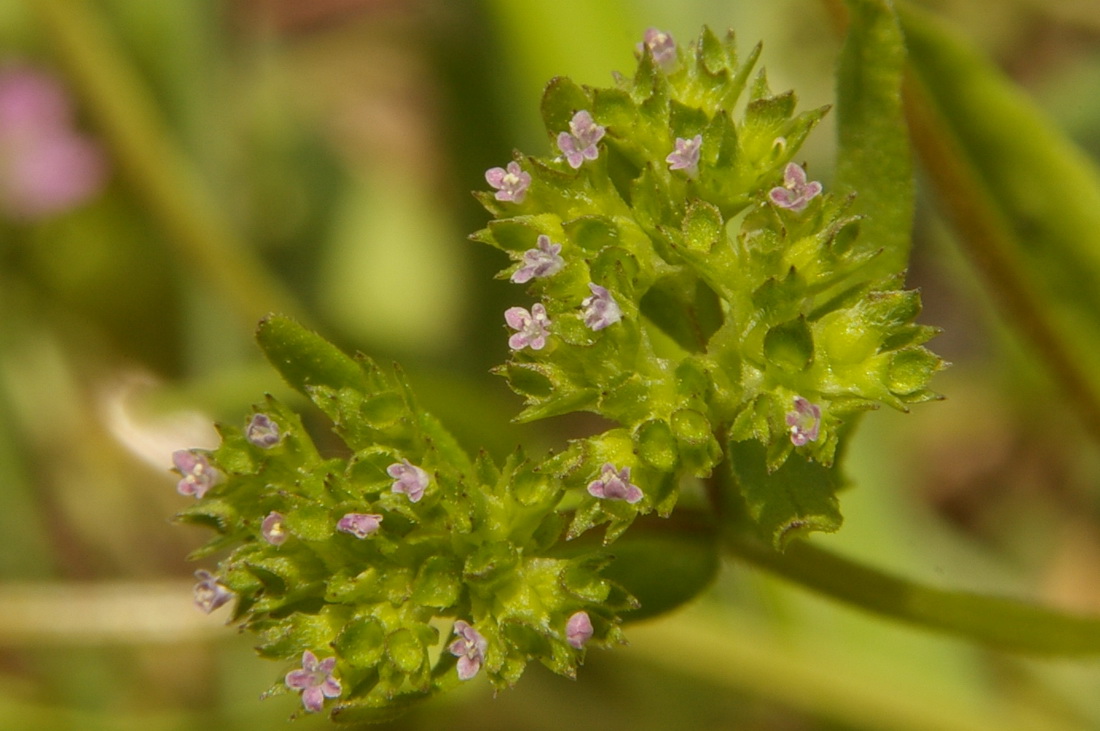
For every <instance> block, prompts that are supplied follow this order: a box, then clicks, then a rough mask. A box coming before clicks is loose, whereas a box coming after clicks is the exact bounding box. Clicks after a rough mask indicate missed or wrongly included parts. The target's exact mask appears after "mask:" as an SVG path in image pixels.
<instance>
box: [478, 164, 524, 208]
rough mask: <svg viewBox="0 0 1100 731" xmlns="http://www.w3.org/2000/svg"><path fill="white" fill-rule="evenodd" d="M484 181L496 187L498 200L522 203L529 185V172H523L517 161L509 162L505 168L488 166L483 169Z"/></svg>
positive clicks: (495, 195)
mask: <svg viewBox="0 0 1100 731" xmlns="http://www.w3.org/2000/svg"><path fill="white" fill-rule="evenodd" d="M485 182H487V183H488V184H489V185H491V186H493V187H494V188H496V191H497V192H496V193H495V194H494V196H493V197H495V198H496V199H497V200H498V201H505V202H511V203H523V198H524V196H526V195H527V188H528V187H529V186H530V185H531V174H530V173H525V172H524V171H523V168H521V167H520V166H519V163H518V162H514V161H513V162H510V163H508V165H507V168H489V169H488V170H486V171H485Z"/></svg>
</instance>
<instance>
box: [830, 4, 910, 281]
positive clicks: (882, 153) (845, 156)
mask: <svg viewBox="0 0 1100 731" xmlns="http://www.w3.org/2000/svg"><path fill="white" fill-rule="evenodd" d="M846 5H847V7H848V17H849V22H848V31H847V36H846V39H845V42H844V48H843V50H842V51H841V54H840V60H839V63H838V67H837V136H838V145H839V149H838V152H837V170H836V188H837V191H838V192H839V193H841V194H847V193H852V192H854V193H856V194H857V198H856V200H855V205H854V209H853V210H854V212H855V213H858V214H860V215H863V216H865V219H864V221H863V223H862V224H861V228H862V235H861V237H860V240H861V241H862V242H864V245H866V246H869V247H873V248H875V249H879V248H881V249H882V253H881V254H880V255H879V256H878V258H877V259H875V262H874V264H873V265H872V266H873V267H874V268H875V273H876V274H877V275H878V276H889V275H892V274H896V273H898V272H901V271H903V270H904V269H905V268H906V266H907V265H908V262H909V246H910V238H911V230H912V226H913V207H914V202H913V199H914V192H913V164H912V160H911V157H910V151H909V136H908V134H907V132H906V126H905V118H904V114H903V110H902V102H901V88H902V77H903V73H904V70H905V42H904V39H903V36H902V33H901V28H900V26H899V24H898V19H897V14H896V13H895V11H894V4H893V3H892V2H890V0H847V1H846Z"/></svg>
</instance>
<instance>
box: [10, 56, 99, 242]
mask: <svg viewBox="0 0 1100 731" xmlns="http://www.w3.org/2000/svg"><path fill="white" fill-rule="evenodd" d="M72 117H73V113H72V109H71V106H70V104H69V99H68V96H67V95H66V93H65V91H64V89H63V88H62V87H61V84H60V83H59V82H58V81H57V80H56V79H55V78H53V77H52V76H50V75H48V74H45V73H43V72H41V71H36V70H33V69H29V68H9V69H5V70H2V71H0V209H2V210H4V211H5V212H6V213H8V214H9V215H10V216H12V217H14V218H19V219H27V220H31V219H40V218H44V217H47V216H50V215H53V214H57V213H61V212H64V211H66V210H68V209H70V208H73V207H75V206H77V205H79V204H80V203H82V202H83V201H84V200H86V199H87V198H89V197H91V196H92V195H94V194H95V193H97V192H98V191H99V190H100V189H101V188H102V187H103V183H104V180H105V178H106V172H107V163H106V159H105V156H104V154H103V151H102V149H101V148H100V147H99V145H97V144H96V143H95V142H93V141H92V140H91V139H89V138H87V137H85V136H83V135H81V134H80V133H79V132H77V131H76V130H75V129H74V127H73V119H72Z"/></svg>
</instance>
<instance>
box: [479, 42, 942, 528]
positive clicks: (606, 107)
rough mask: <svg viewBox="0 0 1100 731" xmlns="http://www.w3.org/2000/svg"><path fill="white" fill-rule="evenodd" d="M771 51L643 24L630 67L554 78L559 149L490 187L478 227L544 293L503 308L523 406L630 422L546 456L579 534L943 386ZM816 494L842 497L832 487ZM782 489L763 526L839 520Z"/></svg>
mask: <svg viewBox="0 0 1100 731" xmlns="http://www.w3.org/2000/svg"><path fill="white" fill-rule="evenodd" d="M758 53H759V47H757V48H756V49H754V50H753V52H752V53H751V54H749V55H748V56H747V57H745V58H741V57H739V55H738V53H737V48H736V44H735V43H734V40H733V37H732V35H731V36H729V37H727V38H725V39H719V38H718V37H716V36H715V35H714V34H712V33H711V32H710V31H709V30H704V31H703V33H702V35H701V36H700V37H699V39H698V41H697V42H696V43H695V44H693V45H692V46H691V47H690V48H684V47H682V46H680V45H678V44H677V43H676V42H675V41H674V40H673V39H672V37H671V36H669V35H668V34H667V33H663V32H661V31H659V30H656V29H652V28H651V29H649V30H648V31H646V33H645V37H644V39H643V41H642V42H641V43H640V44H639V45H638V57H639V65H638V70H637V73H636V74H635V75H634V77H633V78H632V79H631V78H626V77H622V76H620V77H617V82H618V83H617V85H616V86H615V87H613V88H590V87H582V86H579V85H577V84H574V83H573V82H571V81H570V80H568V79H555V80H554V81H553V82H552V83H551V84H550V86H549V87H548V88H547V90H546V93H545V96H544V99H543V105H542V109H543V115H544V118H545V122H546V128H547V133H548V136H549V137H550V139H551V140H552V141H553V143H554V145H555V146H556V149H555V150H553V151H552V153H551V154H550V155H547V156H544V157H539V156H517V157H516V160H515V161H514V162H513V163H510V165H513V164H514V165H515V166H516V167H515V168H514V171H515V176H517V177H518V175H519V173H520V172H522V173H523V176H524V177H523V189H524V191H525V193H526V195H525V197H524V198H523V199H522V200H520V201H518V202H517V201H516V200H515V199H514V197H513V198H511V200H510V202H509V204H508V205H502V204H501V203H500V196H499V193H498V194H497V195H496V196H492V195H489V194H485V193H481V194H479V200H481V202H482V203H483V205H484V206H485V208H486V209H487V210H488V211H489V212H490V213H491V214H492V215H493V220H492V221H490V223H489V225H488V226H487V227H486V228H485V229H484V230H482V231H480V232H478V233H477V234H476V235H475V236H474V238H475V239H476V240H478V241H481V242H484V243H487V244H489V245H491V246H494V247H496V248H498V249H500V250H502V251H503V252H505V253H506V254H508V255H509V257H510V258H511V259H512V260H513V261H514V262H515V264H513V267H512V268H510V269H509V270H507V272H508V275H509V277H510V279H511V281H512V282H514V283H517V284H522V285H525V287H526V288H527V289H528V292H529V294H530V295H532V296H533V297H534V298H535V300H536V304H534V305H533V306H532V308H531V309H530V311H528V310H527V309H525V308H524V307H513V308H511V309H509V310H508V311H507V312H506V313H505V319H506V321H507V324H508V325H509V327H510V328H511V329H512V330H514V331H515V333H514V334H512V335H511V337H510V340H509V343H508V344H509V346H510V351H511V357H510V360H509V362H508V363H507V364H506V365H504V366H503V367H501V368H500V369H499V372H500V373H501V374H502V375H504V376H505V377H506V378H507V379H508V380H509V382H510V384H511V386H512V387H513V389H514V390H516V391H517V392H518V393H519V394H520V395H521V396H523V397H524V398H525V399H526V401H527V406H526V408H525V409H524V411H523V412H522V413H521V415H520V419H521V420H531V419H538V418H543V417H547V416H553V415H558V414H562V413H566V412H570V411H593V412H596V413H598V414H600V415H602V416H604V417H605V418H607V419H610V420H611V421H613V422H615V423H616V424H617V426H616V427H615V428H613V429H611V430H609V431H607V432H605V433H604V434H602V435H598V436H596V437H592V438H589V439H586V440H578V441H576V442H574V443H573V444H572V445H571V446H570V448H569V450H568V451H567V452H566V453H564V454H561V455H558V456H557V457H555V458H554V459H553V460H551V462H550V463H549V465H548V467H549V468H550V469H554V470H557V475H558V476H559V477H560V478H561V479H562V480H563V481H564V482H565V484H566V485H567V486H568V487H569V488H570V489H575V490H578V491H581V494H582V498H581V499H582V504H581V507H580V508H579V509H578V511H577V513H576V515H575V516H574V520H573V524H572V526H571V532H572V534H574V535H576V534H579V533H582V532H584V531H585V530H587V529H589V528H591V527H592V526H593V525H596V524H599V523H603V522H607V523H608V524H609V526H608V532H607V534H606V535H607V538H608V539H609V540H610V539H613V538H614V537H615V536H617V535H619V534H620V533H621V532H622V531H623V530H624V529H625V528H626V526H627V525H629V523H630V521H631V520H632V519H633V518H634V517H635V516H636V515H638V514H642V513H647V512H649V511H651V510H656V511H657V512H658V513H660V514H667V513H668V512H669V511H670V510H672V508H673V506H674V504H675V501H676V496H677V495H678V492H679V491H678V486H679V484H680V482H681V481H682V480H683V479H685V478H686V477H688V476H696V477H703V478H705V477H707V476H708V475H710V474H711V471H712V470H713V468H714V467H715V465H716V464H718V462H720V461H721V460H723V459H727V458H729V454H730V452H731V450H732V449H733V446H732V445H735V444H742V443H745V442H755V443H757V444H759V445H760V449H759V450H755V451H753V450H749V453H751V455H752V456H751V457H744V458H743V459H749V460H760V461H762V463H763V464H762V465H761V467H762V471H761V474H763V475H765V476H766V475H770V474H773V473H776V471H777V470H780V469H781V468H783V467H784V465H785V464H786V463H787V462H788V461H790V460H793V464H796V465H797V464H803V463H808V464H811V465H819V466H822V467H825V468H828V467H830V466H831V465H832V463H833V459H834V455H835V454H836V451H837V447H838V445H839V443H840V439H841V435H842V434H844V433H845V426H846V425H848V424H851V423H852V422H853V421H854V419H855V418H856V417H857V416H858V415H859V414H860V413H861V412H863V411H866V410H869V409H874V408H878V407H879V406H880V405H882V404H886V405H889V406H893V407H895V408H899V409H906V408H907V407H908V405H909V404H912V403H916V402H920V401H925V400H928V399H930V398H934V397H935V395H934V394H933V393H932V392H931V391H929V390H928V388H927V383H928V381H929V379H930V377H931V376H932V374H933V373H934V372H935V371H937V370H938V369H939V368H941V366H942V362H941V361H940V359H939V358H937V357H936V356H935V355H933V354H932V353H930V352H929V351H928V350H926V349H925V348H924V347H923V343H924V342H925V341H926V340H928V339H929V338H930V337H932V335H933V334H934V333H935V330H934V329H933V328H930V327H925V326H921V325H917V324H914V322H913V319H914V318H915V317H916V315H917V314H918V313H919V299H918V297H917V295H916V293H913V292H905V291H900V290H898V289H897V286H898V284H899V282H900V275H901V273H900V272H898V273H897V274H896V276H893V277H888V278H886V279H883V278H881V275H880V274H875V273H874V272H875V271H876V267H875V266H867V264H868V263H869V262H870V261H871V260H872V259H873V258H874V257H875V256H876V251H877V244H876V242H873V241H868V242H863V241H860V240H859V238H858V235H857V227H856V226H855V225H854V224H855V223H856V218H855V217H854V216H851V215H849V214H848V213H847V212H846V209H847V206H848V205H849V201H850V199H849V197H848V196H846V195H843V196H833V195H830V194H829V192H828V191H827V190H826V187H825V185H824V184H823V183H822V182H820V181H818V180H812V179H810V177H809V175H808V174H807V172H806V168H805V166H804V165H803V164H802V163H800V162H799V161H797V160H795V159H794V156H795V155H796V154H797V153H798V150H799V147H800V146H801V144H802V142H803V141H804V140H805V138H806V136H807V135H808V134H809V132H810V131H811V130H812V129H813V127H814V126H815V125H816V124H817V122H818V121H819V120H820V119H821V117H822V116H823V114H824V113H825V110H824V109H816V110H810V111H807V112H802V113H797V112H796V110H795V99H794V95H793V94H791V93H784V94H773V93H772V92H771V90H770V89H769V88H768V85H767V81H766V79H765V76H764V74H763V72H761V73H759V74H758V75H757V77H756V78H755V80H753V81H751V82H750V77H751V72H752V68H753V66H754V64H755V62H756V59H757V55H758ZM745 92H747V93H748V100H747V102H744V103H743V104H744V112H743V116H742V118H741V119H737V118H736V117H735V113H734V110H735V106H739V104H738V102H739V99H740V97H741V96H743V94H744V93H745ZM558 153H560V154H558ZM494 170H499V169H494ZM494 170H491V171H490V172H489V174H488V175H487V177H489V176H491V177H493V178H494V179H497V178H499V175H498V173H496V172H494ZM490 182H491V183H493V185H494V187H497V186H496V183H494V182H493V180H490ZM738 449H739V450H740V451H745V450H742V449H741V448H740V447H739V448H738ZM791 469H797V467H792V468H791ZM735 472H736V473H737V474H741V472H737V470H735ZM746 474H747V473H746ZM754 474H755V472H754ZM631 475H633V478H631V477H630V476H631ZM631 479H634V480H635V481H636V482H637V485H634V484H632V483H631V482H630V480H631ZM765 479H767V478H766V477H765ZM743 487H744V489H746V490H750V488H749V487H748V486H744V485H743ZM819 492H820V493H821V494H822V495H825V496H826V498H824V499H823V500H824V502H823V503H822V504H821V505H820V506H819V507H820V508H821V511H823V513H824V512H828V513H831V512H835V510H834V507H833V505H832V502H835V501H833V496H832V490H831V488H828V487H825V488H822V489H821V490H820V491H819ZM754 494H759V495H762V496H765V497H763V498H761V499H762V500H765V501H766V500H767V498H766V495H767V494H768V491H766V490H763V489H761V490H759V491H757V492H756V493H754ZM772 508H773V509H765V508H763V507H761V509H760V510H759V513H760V514H762V515H768V516H771V517H770V519H771V520H774V521H775V524H774V525H766V526H764V525H762V526H761V527H762V529H763V530H764V531H765V532H766V533H769V534H770V535H771V536H772V537H774V538H775V540H776V541H777V542H780V543H781V542H783V541H786V540H789V537H790V536H792V535H795V533H797V531H796V532H792V531H790V530H789V527H790V526H793V525H798V526H812V527H815V528H819V529H833V528H835V526H836V525H839V521H833V520H831V519H830V520H820V521H817V522H815V517H820V516H814V515H810V514H807V513H806V512H805V510H811V508H807V507H806V506H805V505H803V506H802V507H799V506H797V505H794V504H792V505H788V506H785V507H783V508H782V509H779V508H776V507H775V506H772ZM800 510H802V511H803V512H801V513H800V512H799V511H800Z"/></svg>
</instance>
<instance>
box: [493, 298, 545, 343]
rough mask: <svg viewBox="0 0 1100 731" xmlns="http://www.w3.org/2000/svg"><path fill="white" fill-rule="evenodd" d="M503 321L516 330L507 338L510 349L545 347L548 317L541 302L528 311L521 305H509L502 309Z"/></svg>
mask: <svg viewBox="0 0 1100 731" xmlns="http://www.w3.org/2000/svg"><path fill="white" fill-rule="evenodd" d="M504 321H505V322H506V323H508V327H510V328H512V329H513V330H515V331H516V332H515V333H514V334H513V335H512V336H511V337H510V338H508V347H509V348H511V349H512V350H523V349H524V348H530V349H531V350H542V349H543V348H545V347H546V338H547V336H549V334H550V318H549V317H548V316H547V315H546V308H545V307H544V306H543V305H542V303H541V302H539V303H536V304H535V305H533V306H532V307H531V311H530V312H528V311H527V310H525V309H523V308H522V307H509V308H508V309H507V310H505V311H504Z"/></svg>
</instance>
